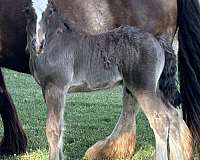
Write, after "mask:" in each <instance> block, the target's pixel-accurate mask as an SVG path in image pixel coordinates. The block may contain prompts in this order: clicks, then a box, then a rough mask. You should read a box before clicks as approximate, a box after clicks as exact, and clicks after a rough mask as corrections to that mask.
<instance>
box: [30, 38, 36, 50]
mask: <svg viewBox="0 0 200 160" xmlns="http://www.w3.org/2000/svg"><path fill="white" fill-rule="evenodd" d="M31 45H32V47H33V48H35V45H36V40H35V39H33V40H32V42H31Z"/></svg>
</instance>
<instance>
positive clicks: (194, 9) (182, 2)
mask: <svg viewBox="0 0 200 160" xmlns="http://www.w3.org/2000/svg"><path fill="white" fill-rule="evenodd" d="M199 2H200V1H199V0H177V7H178V19H177V21H178V22H177V23H178V27H179V32H178V40H179V52H178V60H179V71H180V73H179V77H180V91H181V95H182V108H183V116H184V120H185V121H186V123H187V125H188V126H189V128H190V130H191V132H192V136H193V139H194V141H195V142H197V143H200V4H199Z"/></svg>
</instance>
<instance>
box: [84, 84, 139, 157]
mask: <svg viewBox="0 0 200 160" xmlns="http://www.w3.org/2000/svg"><path fill="white" fill-rule="evenodd" d="M137 111H138V107H137V103H136V99H134V97H133V96H132V94H131V93H130V92H129V91H128V90H127V89H126V88H125V89H124V96H123V110H122V113H121V115H120V118H119V120H118V123H117V124H116V126H115V128H114V130H113V132H112V133H111V135H110V136H108V137H107V138H105V139H104V140H102V141H99V142H97V143H96V144H94V145H93V146H92V147H90V148H89V149H88V150H87V151H86V153H85V155H86V157H89V158H91V159H93V160H94V159H115V158H130V157H131V156H132V154H133V151H134V149H135V142H136V120H135V119H136V114H137Z"/></svg>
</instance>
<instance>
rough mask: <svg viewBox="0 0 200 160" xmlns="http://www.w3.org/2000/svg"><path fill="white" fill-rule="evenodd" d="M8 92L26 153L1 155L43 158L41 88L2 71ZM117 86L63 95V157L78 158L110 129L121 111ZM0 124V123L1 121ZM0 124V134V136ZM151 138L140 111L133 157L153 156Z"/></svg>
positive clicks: (19, 159)
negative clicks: (24, 133)
mask: <svg viewBox="0 0 200 160" xmlns="http://www.w3.org/2000/svg"><path fill="white" fill-rule="evenodd" d="M4 74H5V79H6V83H7V86H8V88H9V91H10V93H11V95H12V97H13V100H14V102H15V105H16V107H17V111H18V115H19V118H20V120H21V123H22V124H23V127H24V129H25V131H26V134H27V136H28V148H27V153H26V154H25V155H22V156H11V157H1V158H0V159H6V160H7V159H8V160H15V159H17V160H46V159H47V153H48V146H47V140H46V136H45V116H46V106H45V105H44V101H43V98H42V94H41V90H40V88H39V86H38V85H37V84H36V83H35V81H34V80H33V78H32V77H31V76H29V75H25V74H20V73H17V72H13V71H8V70H4ZM121 99H122V90H121V88H120V87H118V88H115V89H112V90H106V91H100V92H91V93H77V94H70V95H68V96H67V98H66V107H65V134H64V154H65V157H66V159H67V160H79V159H81V158H82V157H83V156H84V153H85V151H86V149H87V148H88V147H90V146H91V145H92V144H94V143H95V142H97V141H98V140H101V139H102V138H105V137H106V136H107V135H109V134H110V133H111V132H112V129H113V127H114V126H115V124H116V122H117V120H118V117H119V115H120V112H121V105H122V100H121ZM1 125H2V124H1ZM2 128H3V127H1V130H0V136H2V135H3V129H2ZM154 152H155V148H154V137H153V134H152V131H151V129H150V128H149V125H148V123H147V121H146V119H145V117H144V115H143V114H141V113H139V115H138V116H137V145H136V152H135V155H134V157H133V160H151V159H153V157H154Z"/></svg>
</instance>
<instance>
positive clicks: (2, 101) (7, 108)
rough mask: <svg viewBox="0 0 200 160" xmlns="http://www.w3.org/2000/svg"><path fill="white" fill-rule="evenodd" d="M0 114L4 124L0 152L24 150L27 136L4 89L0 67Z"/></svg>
mask: <svg viewBox="0 0 200 160" xmlns="http://www.w3.org/2000/svg"><path fill="white" fill-rule="evenodd" d="M0 114H1V117H2V121H3V125H4V137H3V139H2V142H1V144H0V154H20V153H24V152H25V151H26V146H27V138H26V135H25V133H24V131H23V129H22V127H21V125H20V123H19V119H18V116H17V112H16V109H15V106H14V103H13V101H12V99H11V97H10V95H9V93H8V91H7V89H6V86H5V83H4V79H3V73H2V71H1V69H0Z"/></svg>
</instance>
